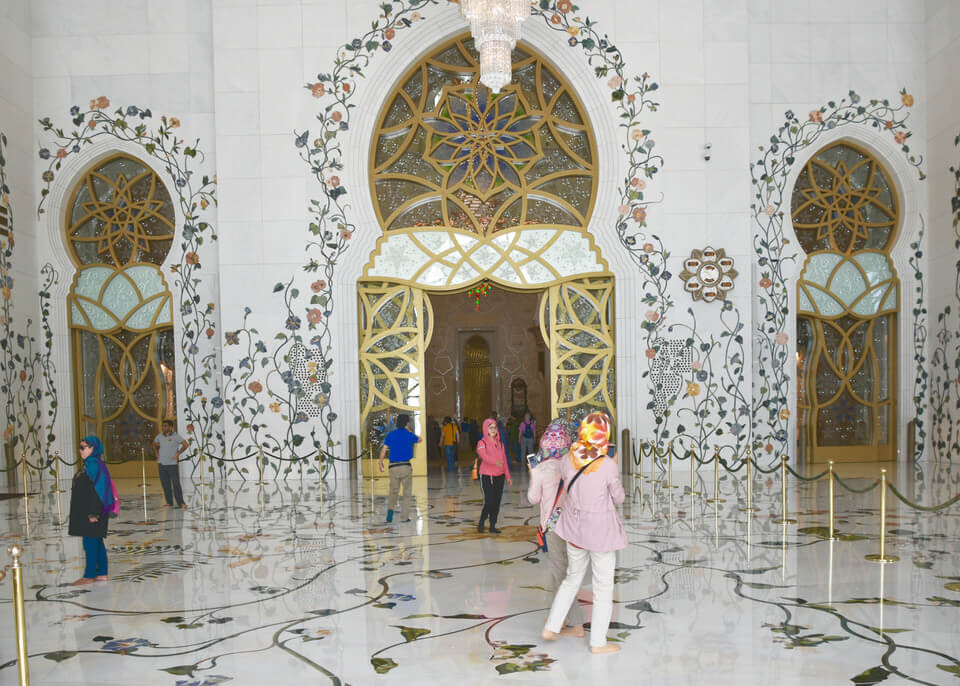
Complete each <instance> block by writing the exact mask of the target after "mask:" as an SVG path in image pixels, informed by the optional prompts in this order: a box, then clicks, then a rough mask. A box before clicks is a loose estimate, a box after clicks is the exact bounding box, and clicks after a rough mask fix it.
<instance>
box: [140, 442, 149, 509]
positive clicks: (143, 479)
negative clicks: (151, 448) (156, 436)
mask: <svg viewBox="0 0 960 686" xmlns="http://www.w3.org/2000/svg"><path fill="white" fill-rule="evenodd" d="M140 490H141V492H142V493H143V521H144V522H147V521H148V519H147V449H146V448H144V447H143V446H140Z"/></svg>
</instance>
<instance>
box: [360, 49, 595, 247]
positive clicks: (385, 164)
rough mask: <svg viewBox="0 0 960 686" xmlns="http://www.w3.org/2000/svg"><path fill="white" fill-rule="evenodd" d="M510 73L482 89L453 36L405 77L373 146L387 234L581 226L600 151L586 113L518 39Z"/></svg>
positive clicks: (475, 65) (468, 54)
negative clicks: (497, 85) (503, 82)
mask: <svg viewBox="0 0 960 686" xmlns="http://www.w3.org/2000/svg"><path fill="white" fill-rule="evenodd" d="M513 74H514V76H513V81H512V83H511V84H510V85H508V86H506V87H505V88H504V89H503V90H502V91H501V92H500V93H498V94H494V93H491V92H490V90H489V89H488V88H487V87H486V86H482V85H480V82H479V79H480V61H479V57H478V56H477V52H476V50H475V49H474V46H473V39H472V38H470V37H469V36H461V37H460V38H457V39H455V40H453V41H450V42H449V43H446V44H445V45H442V46H441V47H439V48H438V49H437V50H435V51H434V52H433V53H432V54H430V55H428V56H427V57H426V58H424V59H422V60H420V62H419V63H418V64H417V65H416V66H415V67H414V68H413V69H411V70H410V71H409V72H407V74H405V75H404V77H403V78H402V79H401V80H400V82H399V84H398V85H397V87H396V88H395V89H394V91H393V93H391V94H390V95H389V96H388V97H387V99H386V102H387V103H388V104H387V106H386V107H384V108H383V111H382V113H381V115H380V120H379V122H378V125H377V130H376V132H375V134H374V137H373V146H372V150H371V168H372V170H373V173H372V174H371V181H370V183H371V186H372V188H371V192H372V195H373V198H374V205H375V208H376V211H377V215H378V217H379V219H380V225H381V227H383V230H384V231H394V230H401V229H408V228H411V227H424V226H442V227H452V228H458V229H461V230H465V231H471V232H474V233H478V234H481V235H484V234H492V233H496V232H498V231H501V230H504V229H509V228H512V227H516V226H520V225H524V224H550V225H560V226H571V227H578V228H585V227H586V226H587V221H588V220H589V217H590V212H591V210H592V208H593V202H594V195H595V192H596V184H597V178H596V158H597V152H596V144H595V142H594V140H593V134H592V131H591V129H590V127H589V125H588V122H587V117H586V111H585V109H584V107H583V105H582V104H581V103H580V101H579V99H578V98H577V96H576V94H575V93H574V91H573V89H572V88H571V87H570V86H569V85H568V84H567V83H566V81H565V80H564V79H563V78H562V77H561V76H560V74H559V72H558V71H556V70H555V69H553V68H552V67H551V66H550V65H549V64H548V63H547V62H546V61H544V60H543V59H542V58H541V57H539V56H538V55H535V54H533V53H532V52H530V51H529V50H528V49H526V48H525V47H524V46H523V45H522V44H518V45H517V47H516V48H515V49H514V51H513Z"/></svg>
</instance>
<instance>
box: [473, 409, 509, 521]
mask: <svg viewBox="0 0 960 686" xmlns="http://www.w3.org/2000/svg"><path fill="white" fill-rule="evenodd" d="M477 458H478V459H479V461H480V465H479V468H478V469H477V471H478V472H479V473H480V490H481V491H483V510H482V511H481V512H480V523H479V524H477V531H479V532H480V533H483V523H484V522H485V521H486V520H487V517H489V518H490V533H492V534H498V533H500V529H498V528H497V515H498V514H500V499H501V498H502V497H503V480H504V478H506V480H507V483H508V484H513V480H512V479H511V478H510V465H509V464H508V462H507V454H506V452H504V449H503V443H501V442H500V429H499V428H498V427H497V420H496V419H493V418H492V417H491V418H487V419H485V420H483V438H481V439H480V440H479V441H478V442H477Z"/></svg>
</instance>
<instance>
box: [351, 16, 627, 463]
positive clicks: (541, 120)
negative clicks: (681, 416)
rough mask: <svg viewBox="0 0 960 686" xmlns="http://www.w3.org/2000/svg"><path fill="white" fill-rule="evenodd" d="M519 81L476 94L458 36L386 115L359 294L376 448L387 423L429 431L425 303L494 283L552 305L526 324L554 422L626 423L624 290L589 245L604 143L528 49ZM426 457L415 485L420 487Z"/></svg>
mask: <svg viewBox="0 0 960 686" xmlns="http://www.w3.org/2000/svg"><path fill="white" fill-rule="evenodd" d="M513 73H514V78H513V81H512V83H511V84H509V85H508V86H506V87H505V88H504V89H502V90H501V92H500V93H499V94H493V93H491V92H490V91H489V89H487V88H486V87H485V86H482V85H480V84H479V59H478V56H477V53H476V51H475V50H474V48H473V43H472V39H471V38H470V37H469V36H468V35H462V36H459V37H457V38H455V39H453V40H451V41H448V42H446V43H444V44H442V45H440V46H439V47H437V48H436V49H433V50H431V52H430V53H429V54H428V55H426V56H425V57H424V58H423V59H421V60H420V61H419V62H417V63H416V64H415V65H413V66H412V67H411V69H409V70H408V71H407V73H406V74H405V75H404V76H402V77H401V78H400V80H399V81H398V82H397V84H396V85H395V87H394V88H393V90H392V91H391V92H390V93H389V94H388V96H387V98H386V100H385V105H384V107H383V109H382V110H381V113H380V117H379V119H378V123H377V129H376V131H375V132H374V135H373V142H372V146H371V155H370V167H371V178H370V185H371V189H370V190H371V196H372V199H373V203H374V209H375V211H376V214H377V218H378V221H379V223H380V226H381V229H382V230H383V235H382V236H381V237H380V238H379V239H378V241H377V245H376V247H375V249H374V250H373V252H372V254H371V256H370V259H369V261H368V263H367V265H366V267H365V268H364V271H363V277H362V278H361V279H360V280H359V282H358V291H359V302H360V331H361V335H360V367H361V374H360V385H361V389H360V393H361V421H362V422H363V426H364V430H363V431H362V435H363V438H364V440H365V444H367V445H369V446H370V447H372V448H374V449H376V447H377V444H378V439H379V438H380V437H381V436H382V432H383V429H384V428H386V427H389V417H390V415H391V413H395V412H397V411H401V410H402V411H405V412H408V413H411V414H413V415H414V416H415V417H419V418H420V420H421V421H422V419H423V418H424V414H425V413H424V409H425V402H424V396H425V392H426V390H427V389H425V387H424V381H425V380H424V352H425V350H426V348H427V346H429V344H430V340H431V338H432V336H433V327H434V318H433V313H432V307H431V304H430V298H429V297H428V296H427V295H426V293H437V292H444V293H455V292H461V291H464V290H466V289H467V288H469V287H471V286H474V285H476V284H478V283H481V282H484V281H487V282H490V283H493V284H497V285H500V286H503V287H504V288H505V289H508V290H512V291H537V292H541V293H542V297H541V302H540V311H539V313H538V318H539V321H538V322H532V323H531V324H533V325H537V324H538V325H539V328H540V331H541V333H542V336H543V340H544V341H545V342H546V343H547V346H546V347H547V351H546V356H547V357H548V358H549V362H548V364H547V365H546V366H547V367H548V368H549V382H548V383H549V389H550V395H551V399H550V408H551V412H553V413H556V414H565V415H566V416H567V417H568V418H569V419H570V420H571V421H576V419H577V418H578V417H579V416H582V415H583V414H586V412H588V411H589V410H591V409H594V408H600V409H603V410H605V411H607V412H609V413H610V414H611V415H612V416H615V405H616V403H615V384H614V365H613V360H614V355H613V348H614V336H613V321H614V319H613V277H612V274H611V273H610V269H609V267H608V265H607V263H606V261H605V260H604V259H603V257H602V256H601V255H600V253H599V250H598V249H597V247H596V244H595V242H594V240H593V237H592V236H591V235H590V232H589V230H588V225H589V221H590V216H591V213H592V210H593V204H594V202H595V197H596V187H597V149H596V143H595V140H594V136H593V131H592V129H591V127H590V125H589V119H588V117H587V113H586V110H585V108H584V107H583V104H582V103H581V102H580V100H579V98H578V97H577V94H576V92H575V91H574V89H573V88H571V87H570V86H569V84H568V83H567V82H566V80H565V79H564V77H563V75H562V74H560V73H559V71H558V70H557V69H556V68H555V67H554V66H552V65H551V64H550V63H549V62H547V60H545V59H544V58H543V57H542V56H541V55H539V54H538V53H537V52H536V51H535V50H533V49H532V48H531V47H530V46H527V45H525V44H523V43H520V44H518V45H517V47H516V49H515V50H514V52H513ZM505 324H506V325H509V318H507V319H506V321H505ZM477 369H478V371H477V374H479V367H478V368H477ZM545 376H546V375H545ZM477 402H478V403H479V402H480V401H479V400H478V401H477ZM505 404H506V403H504V405H505ZM490 409H491V408H490V407H486V408H483V409H482V410H480V409H479V408H478V409H477V410H474V411H475V412H477V413H478V414H479V415H480V417H483V416H486V414H487V413H488V412H489V411H490ZM502 409H507V408H505V407H502ZM415 426H418V424H417V421H416V420H415ZM423 452H425V451H423V450H422V448H421V455H419V456H417V457H415V460H414V474H423V473H425V469H426V468H425V464H423V460H421V457H422V453H423ZM365 471H368V468H367V467H366V466H365ZM368 473H369V472H368Z"/></svg>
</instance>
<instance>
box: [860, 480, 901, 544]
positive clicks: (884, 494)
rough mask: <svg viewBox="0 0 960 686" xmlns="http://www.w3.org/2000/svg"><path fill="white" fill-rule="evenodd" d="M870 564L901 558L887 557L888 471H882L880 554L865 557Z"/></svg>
mask: <svg viewBox="0 0 960 686" xmlns="http://www.w3.org/2000/svg"><path fill="white" fill-rule="evenodd" d="M864 557H865V559H867V560H869V561H870V562H896V561H897V560H899V559H900V558H899V557H898V556H896V555H887V470H886V469H881V470H880V554H879V555H877V554H873V555H865V556H864Z"/></svg>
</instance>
